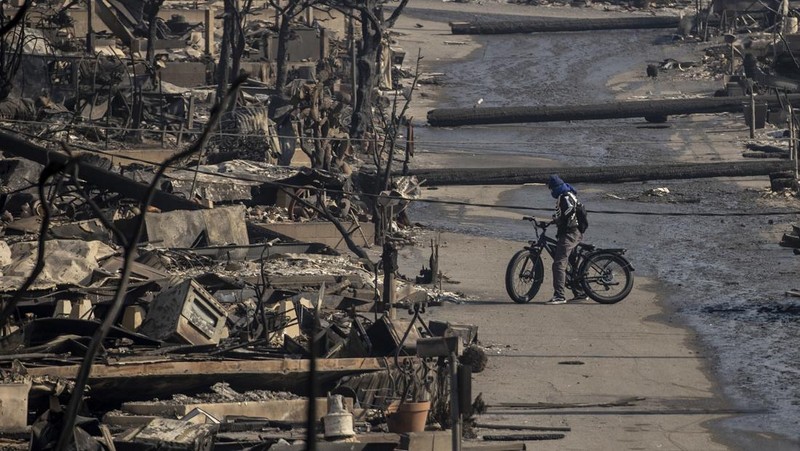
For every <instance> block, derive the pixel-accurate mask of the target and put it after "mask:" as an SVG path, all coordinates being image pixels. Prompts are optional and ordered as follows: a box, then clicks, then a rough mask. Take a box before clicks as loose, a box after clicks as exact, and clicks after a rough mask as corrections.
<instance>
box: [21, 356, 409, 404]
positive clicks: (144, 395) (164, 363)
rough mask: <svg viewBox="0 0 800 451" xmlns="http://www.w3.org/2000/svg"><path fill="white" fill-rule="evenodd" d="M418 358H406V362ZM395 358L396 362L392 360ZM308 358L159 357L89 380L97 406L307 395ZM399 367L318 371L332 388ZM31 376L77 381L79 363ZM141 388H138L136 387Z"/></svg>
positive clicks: (374, 364)
mask: <svg viewBox="0 0 800 451" xmlns="http://www.w3.org/2000/svg"><path fill="white" fill-rule="evenodd" d="M406 358H412V357H403V358H401V360H404V359H406ZM390 360H391V359H390ZM309 365H310V363H309V360H307V359H269V360H235V361H234V360H210V359H209V360H200V361H176V360H173V359H169V358H166V357H158V356H153V357H151V358H150V359H149V360H144V359H142V358H133V359H130V360H127V361H126V360H120V361H118V362H116V363H107V364H95V365H93V366H92V373H91V375H90V376H89V385H90V386H91V387H92V402H93V403H94V404H97V405H99V404H102V405H111V404H114V403H117V402H122V401H145V400H148V399H153V398H157V397H168V396H171V395H172V394H174V393H198V392H201V391H203V390H207V389H208V387H210V386H212V385H214V384H215V383H217V382H222V381H224V382H227V383H229V384H230V385H231V387H232V388H234V389H235V390H237V391H246V390H290V391H293V392H298V393H302V392H303V390H304V388H305V384H306V382H307V380H308V379H307V378H308V371H309ZM393 365H394V364H393V363H390V362H388V361H387V360H386V359H384V358H348V359H319V360H318V362H317V371H318V372H319V377H320V381H321V383H322V384H323V385H325V386H327V385H328V384H330V383H333V382H335V381H337V380H338V379H340V378H341V377H343V376H348V375H355V374H362V373H369V372H373V371H386V369H387V368H388V367H390V366H393ZM28 373H29V374H30V375H31V376H44V375H49V376H51V377H59V378H64V379H74V378H75V376H76V375H77V373H78V365H69V366H47V367H31V368H29V371H28ZM132 384H133V385H135V386H136V390H131V389H130V387H131V386H132Z"/></svg>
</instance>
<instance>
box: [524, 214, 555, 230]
mask: <svg viewBox="0 0 800 451" xmlns="http://www.w3.org/2000/svg"><path fill="white" fill-rule="evenodd" d="M522 220H523V221H530V222H533V225H534V226H535V227H541V228H542V229H546V228H547V227H549V226H551V225H553V224H555V221H543V220H539V219H536V218H535V217H533V216H523V217H522Z"/></svg>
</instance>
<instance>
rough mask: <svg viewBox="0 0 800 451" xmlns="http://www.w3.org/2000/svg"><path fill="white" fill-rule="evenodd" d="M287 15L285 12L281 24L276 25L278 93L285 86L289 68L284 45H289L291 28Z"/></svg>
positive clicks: (276, 81)
mask: <svg viewBox="0 0 800 451" xmlns="http://www.w3.org/2000/svg"><path fill="white" fill-rule="evenodd" d="M289 22H290V20H289V17H288V16H287V14H286V13H284V14H283V16H282V17H281V25H280V27H278V50H277V55H276V60H277V66H278V67H277V72H278V73H277V75H276V80H275V89H277V91H278V92H279V93H282V92H283V89H284V88H285V87H286V82H287V78H288V73H289V69H288V68H287V64H288V61H286V58H287V57H286V47H287V46H288V45H289V37H290V34H291V28H290V27H289Z"/></svg>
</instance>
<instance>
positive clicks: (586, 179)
mask: <svg viewBox="0 0 800 451" xmlns="http://www.w3.org/2000/svg"><path fill="white" fill-rule="evenodd" d="M793 168H794V163H793V162H791V161H737V162H729V163H695V164H690V163H683V164H678V163H676V164H660V165H637V166H603V167H535V168H534V167H530V168H465V169H459V168H443V169H418V170H414V171H411V174H412V175H415V176H417V178H419V179H420V180H425V185H426V186H447V185H520V184H524V183H547V180H548V178H549V177H550V175H551V174H555V173H557V174H559V175H561V177H563V178H564V179H565V180H569V181H570V183H572V182H575V183H620V182H638V181H647V180H675V179H695V178H711V177H750V176H759V175H769V174H771V173H774V172H781V171H787V170H790V169H793Z"/></svg>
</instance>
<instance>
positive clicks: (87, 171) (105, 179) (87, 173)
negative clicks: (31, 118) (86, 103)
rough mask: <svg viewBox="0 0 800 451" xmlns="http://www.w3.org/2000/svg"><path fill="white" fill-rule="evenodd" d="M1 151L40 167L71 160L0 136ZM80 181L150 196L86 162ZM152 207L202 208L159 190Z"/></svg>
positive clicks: (143, 187)
mask: <svg viewBox="0 0 800 451" xmlns="http://www.w3.org/2000/svg"><path fill="white" fill-rule="evenodd" d="M0 151H2V152H4V153H5V154H6V155H13V156H17V157H20V158H25V159H26V160H31V161H35V162H37V163H39V164H43V165H47V164H48V163H51V162H55V163H66V162H67V161H68V160H69V157H68V156H67V155H65V154H63V153H59V152H54V151H52V150H47V149H45V148H44V147H41V146H37V145H36V144H33V143H31V142H28V141H26V140H24V139H22V138H19V137H18V136H14V135H13V134H10V133H4V132H0ZM78 167H79V174H80V177H81V178H82V179H83V180H85V181H87V182H89V183H91V184H92V185H95V186H97V187H99V188H102V189H106V190H109V191H111V192H115V193H119V194H122V195H123V196H125V197H128V198H131V199H136V200H143V199H144V197H145V194H146V193H147V185H145V184H142V183H139V182H136V181H134V180H131V179H129V178H127V177H124V176H122V175H120V174H116V173H114V172H111V171H107V170H105V169H102V168H99V167H97V166H94V165H91V164H88V163H86V162H79V163H78ZM152 205H154V206H156V207H158V208H160V209H161V210H162V211H171V210H199V209H201V208H203V207H202V206H201V205H199V204H197V203H195V202H192V201H190V200H188V199H184V198H182V197H178V196H173V195H172V194H169V193H165V192H163V191H159V190H157V191H156V192H155V195H154V196H153V202H152Z"/></svg>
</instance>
